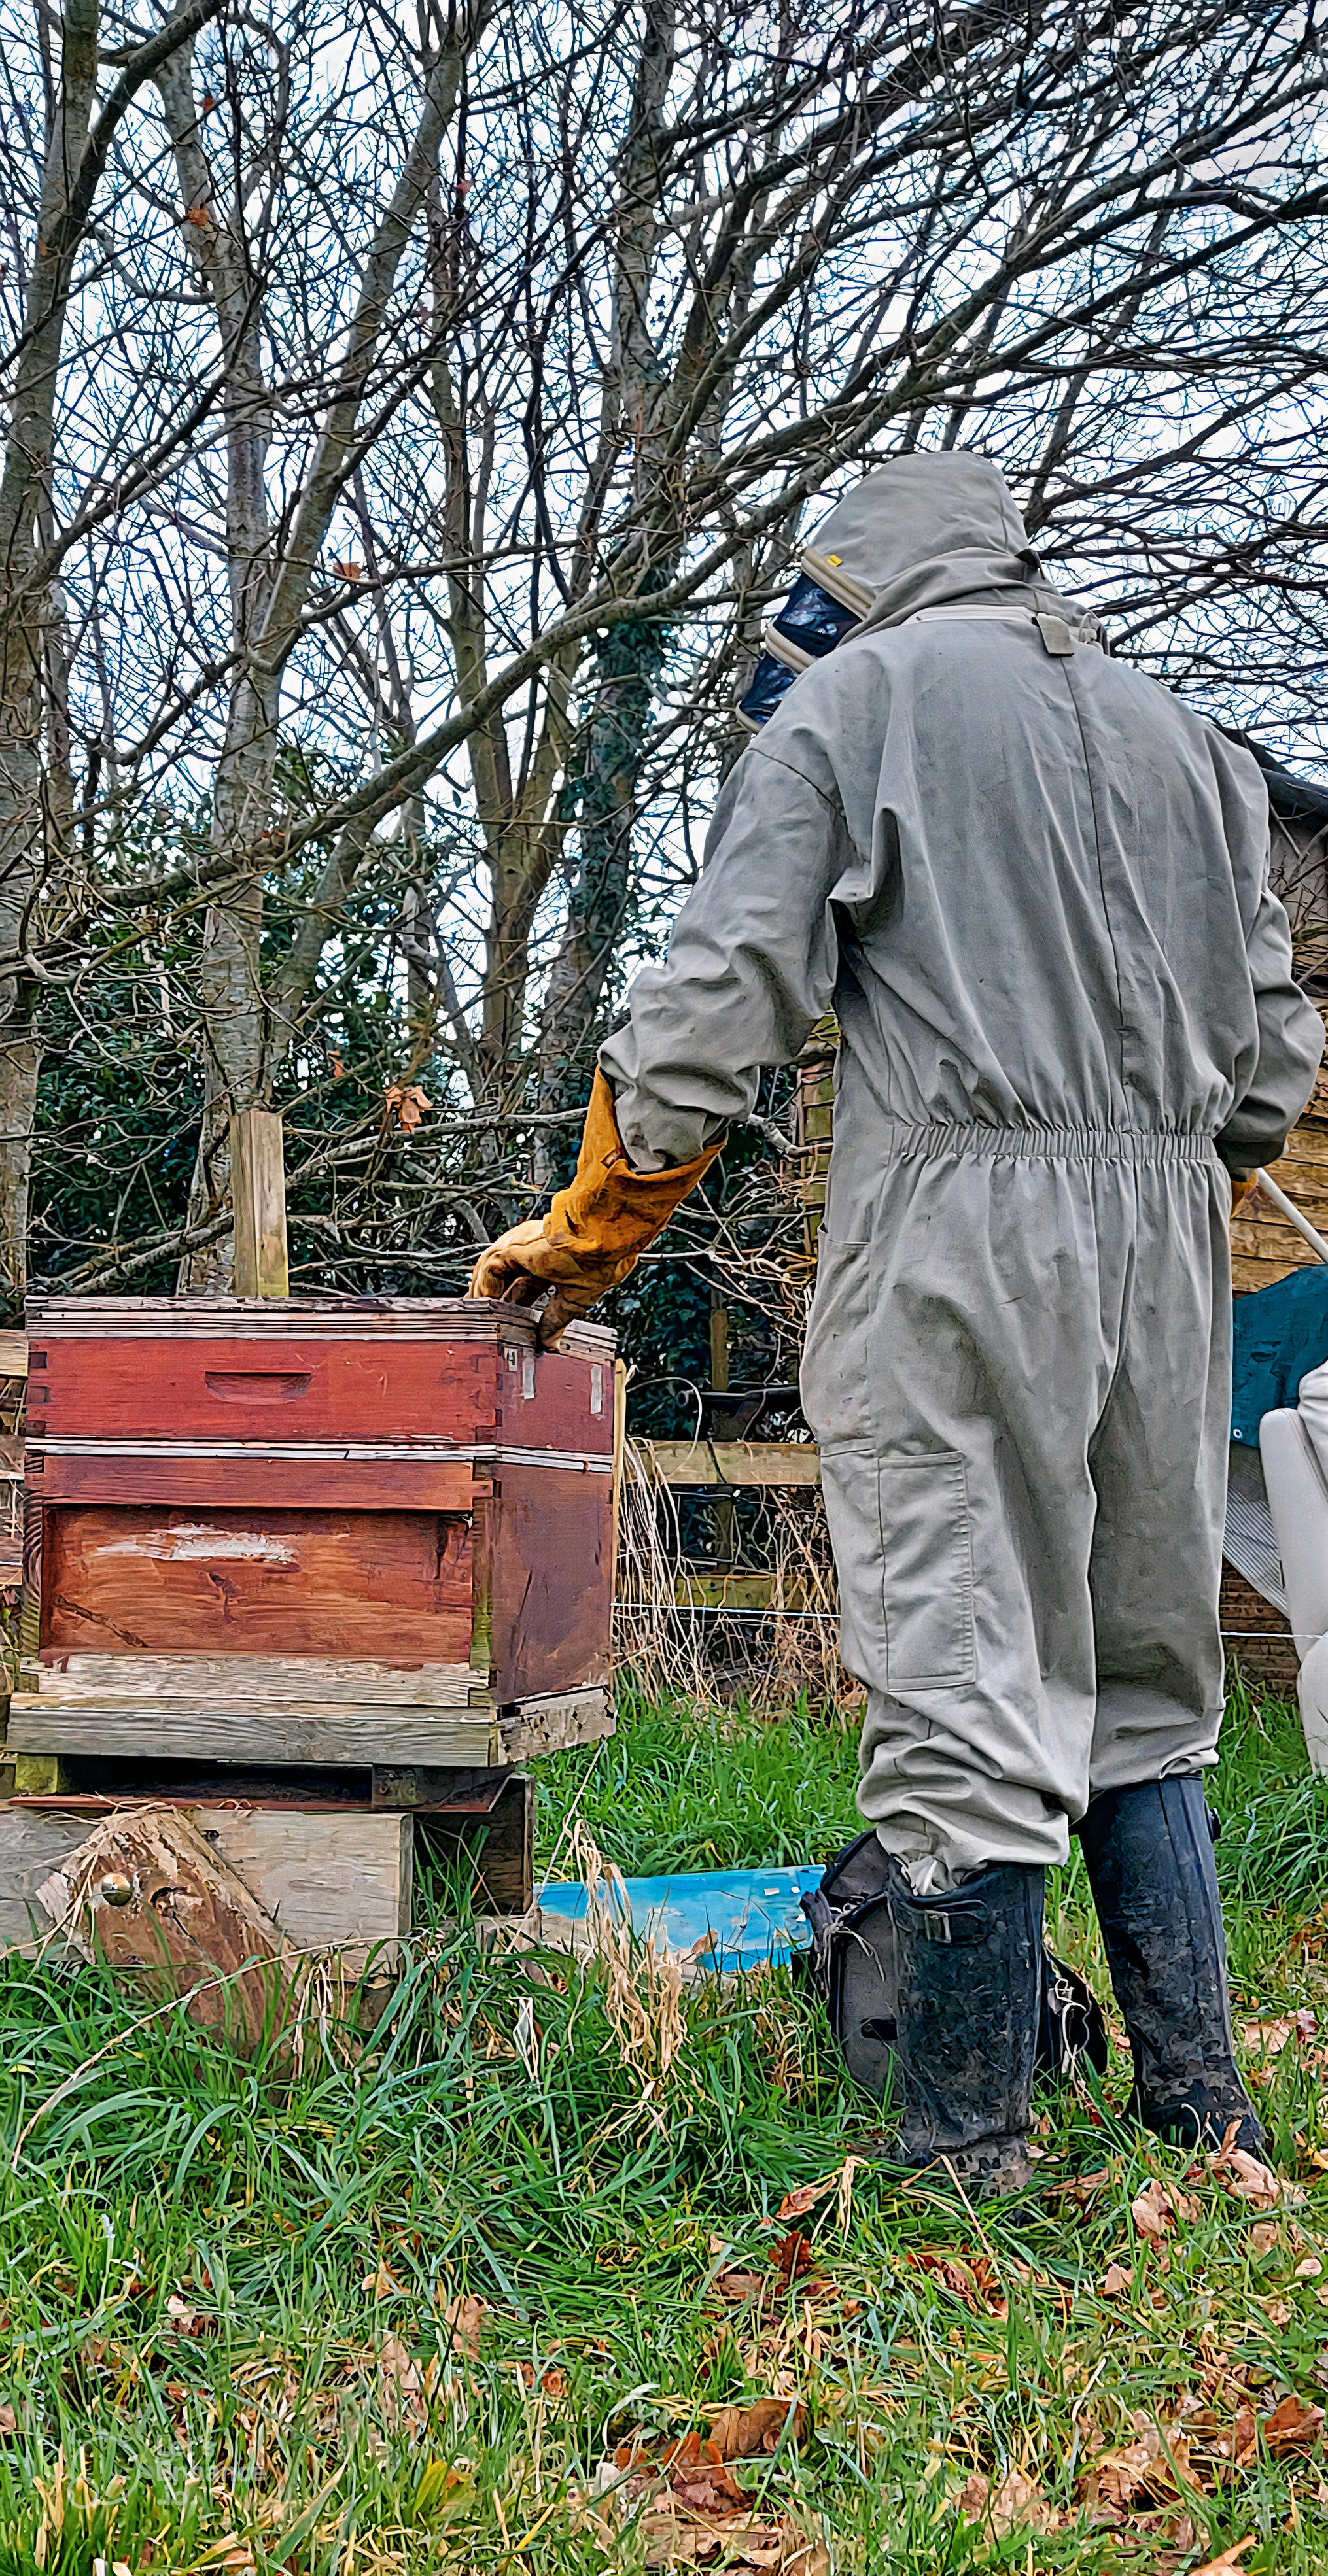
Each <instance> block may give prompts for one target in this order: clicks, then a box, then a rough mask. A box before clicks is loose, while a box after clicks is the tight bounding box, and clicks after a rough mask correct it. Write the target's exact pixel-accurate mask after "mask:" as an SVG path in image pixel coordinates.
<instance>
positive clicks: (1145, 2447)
mask: <svg viewBox="0 0 1328 2576" xmlns="http://www.w3.org/2000/svg"><path fill="white" fill-rule="evenodd" d="M1134 2420H1135V2423H1136V2424H1139V2423H1140V2419H1139V2417H1138V2416H1137V2415H1136V2417H1135V2419H1134ZM1189 2461H1190V2445H1189V2440H1188V2437H1187V2436H1184V2435H1181V2434H1179V2433H1172V2434H1170V2435H1164V2434H1162V2433H1159V2431H1158V2429H1157V2427H1156V2425H1155V2424H1142V2425H1140V2429H1139V2432H1138V2435H1137V2437H1136V2439H1135V2440H1134V2441H1133V2442H1127V2443H1126V2444H1125V2446H1124V2448H1123V2449H1121V2450H1119V2451H1108V2452H1106V2453H1104V2454H1102V2455H1101V2456H1100V2457H1099V2458H1097V2459H1095V2460H1094V2462H1093V2465H1092V2467H1091V2469H1090V2470H1089V2471H1088V2474H1087V2477H1086V2478H1085V2479H1084V2480H1083V2481H1082V2483H1081V2488H1080V2492H1081V2494H1084V2495H1086V2496H1087V2497H1088V2498H1089V2499H1090V2500H1091V2501H1093V2502H1095V2503H1097V2504H1098V2505H1101V2506H1105V2507H1106V2508H1107V2509H1108V2511H1109V2512H1110V2513H1121V2514H1124V2513H1128V2512H1130V2511H1132V2510H1133V2509H1134V2507H1135V2506H1136V2505H1137V2504H1138V2503H1139V2502H1141V2501H1151V2502H1153V2503H1156V2504H1174V2503H1175V2501H1176V2476H1175V2472H1176V2470H1179V2471H1180V2473H1181V2475H1182V2477H1183V2476H1185V2475H1186V2474H1187V2473H1188V2470H1189Z"/></svg>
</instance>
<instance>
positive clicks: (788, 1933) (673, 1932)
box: [539, 1869, 823, 1970]
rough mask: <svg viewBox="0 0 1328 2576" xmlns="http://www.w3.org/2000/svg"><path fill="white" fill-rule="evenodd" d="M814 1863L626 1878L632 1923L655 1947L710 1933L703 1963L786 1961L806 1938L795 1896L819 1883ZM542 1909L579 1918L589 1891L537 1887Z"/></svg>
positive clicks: (678, 1946)
mask: <svg viewBox="0 0 1328 2576" xmlns="http://www.w3.org/2000/svg"><path fill="white" fill-rule="evenodd" d="M822 1876H823V1872H822V1871H821V1870H819V1869H715V1870H704V1871H695V1872H690V1873H684V1872H683V1871H681V1870H680V1871H678V1873H677V1874H676V1875H675V1876H673V1877H671V1878H629V1879H625V1880H624V1881H623V1884H624V1886H625V1887H626V1889H627V1901H628V1904H629V1905H630V1907H631V1909H632V1929H633V1931H634V1932H636V1933H637V1934H638V1935H639V1936H640V1938H641V1939H642V1940H643V1941H644V1940H645V1939H646V1937H647V1935H648V1934H650V1935H653V1937H654V1940H655V1944H656V1947H657V1948H660V1949H666V1948H667V1949H669V1950H695V1949H696V1947H697V1944H698V1943H699V1942H704V1941H705V1940H706V1939H707V1938H709V1939H710V1941H711V1944H712V1946H711V1948H710V1949H709V1950H707V1951H705V1952H703V1953H701V1954H700V1955H701V1956H702V1957H703V1958H704V1962H705V1965H706V1966H707V1967H708V1968H714V1969H716V1970H723V1969H731V1968H761V1967H764V1966H765V1965H766V1963H767V1961H771V1962H773V1963H774V1965H775V1966H776V1967H779V1966H787V1964H788V1960H789V1957H790V1954H791V1952H792V1951H794V1950H801V1949H802V1948H804V1947H805V1945H806V1943H807V1942H808V1941H809V1940H810V1938H811V1932H810V1928H809V1925H808V1922H807V1917H806V1915H805V1914H801V1913H799V1911H798V1900H799V1898H800V1897H801V1896H802V1895H803V1894H804V1893H805V1892H806V1891H807V1890H808V1889H810V1888H813V1887H819V1886H820V1883H821V1879H822ZM539 1901H540V1909H541V1911H542V1912H543V1913H545V1914H557V1915H561V1916H562V1918H563V1920H564V1921H565V1922H571V1923H579V1922H581V1920H582V1918H583V1917H584V1915H585V1911H586V1891H585V1888H584V1887H583V1886H582V1885H581V1883H580V1881H579V1880H568V1881H566V1882H562V1883H560V1884H558V1885H555V1886H553V1887H544V1888H541V1890H540V1898H539Z"/></svg>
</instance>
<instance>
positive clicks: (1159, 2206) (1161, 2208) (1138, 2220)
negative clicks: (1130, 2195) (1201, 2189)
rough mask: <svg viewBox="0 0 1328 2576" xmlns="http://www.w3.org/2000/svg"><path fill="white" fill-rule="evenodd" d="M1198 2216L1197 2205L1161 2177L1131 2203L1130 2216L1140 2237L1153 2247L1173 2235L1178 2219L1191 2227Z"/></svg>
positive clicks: (1155, 2177)
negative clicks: (1181, 2219) (1146, 2239)
mask: <svg viewBox="0 0 1328 2576" xmlns="http://www.w3.org/2000/svg"><path fill="white" fill-rule="evenodd" d="M1198 2215H1199V2204H1198V2201H1197V2200H1192V2199H1191V2198H1190V2195H1189V2193H1188V2192H1184V2191H1179V2190H1178V2189H1177V2187H1176V2185H1175V2184H1174V2183H1165V2182H1163V2180H1162V2178H1161V2176H1160V2175H1158V2174H1155V2175H1154V2177H1153V2180H1152V2181H1151V2182H1150V2183H1145V2185H1144V2188H1143V2190H1142V2191H1141V2192H1138V2193H1137V2194H1136V2195H1135V2198H1134V2199H1133V2200H1132V2201H1131V2203H1130V2216H1131V2218H1132V2219H1133V2220H1134V2223H1135V2226H1136V2227H1137V2228H1138V2230H1139V2233H1140V2235H1141V2236H1146V2237H1147V2238H1148V2239H1149V2242H1150V2243H1151V2244H1154V2245H1160V2244H1161V2243H1162V2242H1163V2240H1164V2238H1166V2237H1167V2236H1170V2235H1172V2234H1173V2233H1174V2231H1175V2226H1176V2221H1177V2219H1178V2218H1183V2219H1185V2220H1186V2221H1187V2223H1190V2224H1192V2223H1193V2221H1194V2220H1195V2219H1196V2218H1197V2217H1198Z"/></svg>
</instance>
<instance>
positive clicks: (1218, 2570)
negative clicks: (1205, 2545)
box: [1194, 2531, 1258, 2576]
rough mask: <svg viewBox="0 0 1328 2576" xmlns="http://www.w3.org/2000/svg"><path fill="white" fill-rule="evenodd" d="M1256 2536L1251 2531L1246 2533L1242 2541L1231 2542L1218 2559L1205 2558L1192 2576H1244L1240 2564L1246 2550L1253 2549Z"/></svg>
mask: <svg viewBox="0 0 1328 2576" xmlns="http://www.w3.org/2000/svg"><path fill="white" fill-rule="evenodd" d="M1257 2536H1258V2535H1257V2534H1256V2533H1255V2532H1253V2531H1251V2532H1247V2533H1246V2536H1245V2538H1244V2539H1243V2540H1233V2541H1232V2544H1231V2547H1230V2548H1229V2549H1224V2550H1223V2552H1222V2555H1221V2557H1220V2558H1205V2560H1204V2563H1203V2565H1202V2567H1196V2568H1195V2570H1194V2576H1245V2570H1244V2569H1243V2567H1242V2566H1241V2563H1240V2562H1241V2560H1242V2558H1243V2557H1244V2555H1245V2552H1246V2550H1247V2549H1253V2547H1254V2543H1255V2540H1256V2538H1257Z"/></svg>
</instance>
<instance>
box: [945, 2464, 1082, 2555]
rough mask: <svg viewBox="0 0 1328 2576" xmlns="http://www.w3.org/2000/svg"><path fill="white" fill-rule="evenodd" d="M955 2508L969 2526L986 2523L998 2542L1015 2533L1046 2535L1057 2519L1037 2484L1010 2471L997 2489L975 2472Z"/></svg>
mask: <svg viewBox="0 0 1328 2576" xmlns="http://www.w3.org/2000/svg"><path fill="white" fill-rule="evenodd" d="M955 2505H956V2508H957V2510H958V2511H959V2512H960V2513H961V2514H963V2516H964V2518H965V2520H966V2521H967V2522H982V2523H986V2524H987V2525H988V2526H989V2528H990V2530H991V2532H992V2534H993V2536H994V2538H996V2539H997V2540H1004V2539H1005V2538H1006V2537H1007V2535H1008V2534H1009V2533H1010V2532H1012V2531H1046V2530H1047V2529H1048V2528H1049V2526H1050V2525H1051V2524H1052V2523H1054V2522H1055V2521H1056V2520H1057V2519H1058V2517H1057V2516H1056V2515H1055V2514H1054V2513H1053V2512H1052V2509H1051V2507H1050V2505H1049V2504H1048V2502H1047V2500H1046V2497H1045V2496H1044V2495H1043V2493H1042V2490H1041V2488H1040V2487H1039V2485H1038V2483H1037V2480H1036V2479H1035V2478H1030V2477H1027V2476H1026V2475H1025V2473H1024V2471H1023V2470H1022V2469H1007V2470H1006V2472H1005V2475H1004V2477H1003V2478H1002V2479H1001V2480H1000V2482H999V2484H998V2485H995V2486H993V2484H992V2481H991V2479H990V2478H984V2477H983V2475H982V2472H981V2470H975V2471H974V2473H973V2475H972V2477H971V2478H967V2479H966V2480H965V2482H964V2484H963V2486H962V2487H961V2488H960V2490H959V2493H958V2495H957V2496H956V2498H955Z"/></svg>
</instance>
